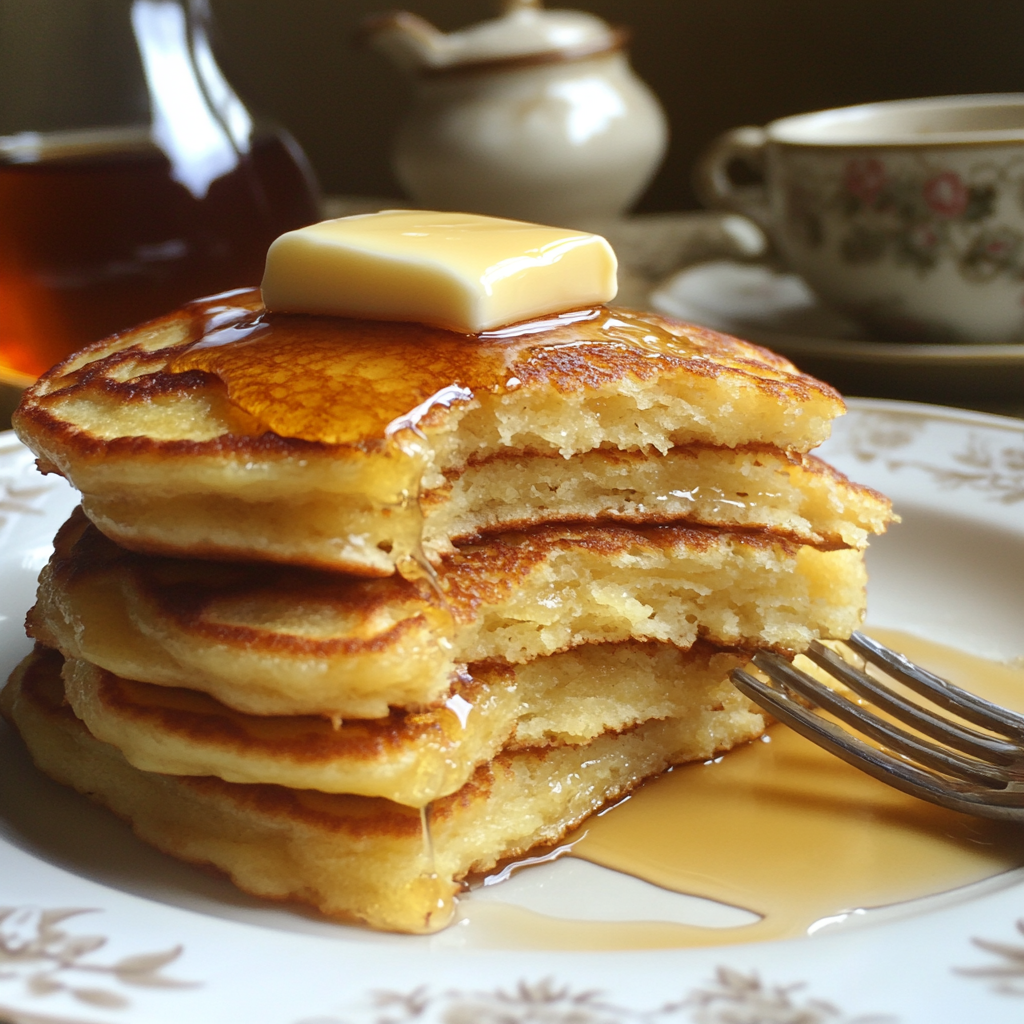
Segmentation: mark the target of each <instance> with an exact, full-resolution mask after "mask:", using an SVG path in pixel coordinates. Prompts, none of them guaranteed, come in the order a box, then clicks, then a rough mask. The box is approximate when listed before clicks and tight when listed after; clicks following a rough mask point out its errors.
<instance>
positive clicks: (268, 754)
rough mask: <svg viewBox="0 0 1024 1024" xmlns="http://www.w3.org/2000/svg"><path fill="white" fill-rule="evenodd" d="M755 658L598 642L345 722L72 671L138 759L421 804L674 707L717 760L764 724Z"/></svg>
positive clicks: (158, 766) (78, 695)
mask: <svg viewBox="0 0 1024 1024" xmlns="http://www.w3.org/2000/svg"><path fill="white" fill-rule="evenodd" d="M746 660H747V659H746V658H744V657H741V656H739V655H736V654H728V653H722V652H718V651H716V650H715V649H714V648H711V647H710V646H708V645H704V644H698V645H697V647H695V648H694V649H693V650H691V651H679V650H678V649H676V648H675V647H672V646H671V645H669V644H642V643H634V642H627V643H621V644H591V645H588V646H586V647H581V648H577V649H576V650H572V651H567V652H565V653H563V654H555V655H552V656H551V657H549V658H537V659H535V660H534V661H531V662H528V663H527V664H526V665H520V666H518V667H517V668H516V669H515V670H514V671H513V670H512V669H510V668H508V667H501V666H495V665H493V664H492V665H486V664H485V665H474V666H471V667H470V674H469V676H468V677H467V678H466V679H464V680H463V681H461V682H460V683H458V684H457V685H456V686H455V687H454V688H453V692H452V695H451V697H450V698H449V699H448V701H446V703H445V704H444V705H443V706H442V707H440V708H437V709H435V710H432V711H429V712H425V713H421V714H406V713H401V712H392V713H391V714H390V715H389V716H388V717H387V718H383V719H353V720H351V721H348V722H345V723H344V724H342V725H340V726H338V727H332V724H331V723H330V722H329V721H327V720H325V719H323V718H316V717H308V716H307V717H294V716H293V717H273V718H266V717H259V716H255V715H243V714H241V713H239V712H237V711H232V710H231V709H229V708H226V707H225V706H224V705H223V704H219V703H218V702H217V701H215V700H213V699H212V698H211V697H208V696H206V695H205V694H201V693H196V692H194V691H191V690H182V689H177V688H168V687H163V686H153V685H151V684H148V683H138V682H133V681H131V680H127V679H121V678H119V677H117V676H115V675H112V674H111V673H109V672H105V671H104V670H103V669H99V668H96V666H94V665H90V664H89V662H86V661H79V660H77V659H70V660H69V661H67V662H66V663H65V666H64V673H63V674H64V683H65V688H66V691H67V699H68V702H69V703H70V705H71V708H72V710H74V712H75V714H76V715H78V717H79V718H81V719H82V721H83V722H85V724H86V726H87V727H88V729H89V731H90V732H91V733H92V734H93V736H95V737H96V738H97V739H100V740H103V741H104V742H106V743H110V744H112V745H113V746H115V747H117V748H118V749H119V750H120V751H121V753H122V754H124V756H125V758H126V759H127V760H128V761H129V762H130V763H131V764H132V765H134V766H135V767H136V768H141V769H143V770H145V771H151V772H163V773H165V774H170V775H215V776H217V777H218V778H222V779H225V780H226V781H228V782H244V783H253V782H267V783H275V784H277V785H281V786H288V787H290V788H293V789H316V790H321V791H322V792H326V793H358V794H360V795H362V796H380V797H386V798H387V799H389V800H394V801H395V802H397V803H401V804H407V805H409V806H411V807H422V806H424V805H426V804H428V803H429V802H430V801H432V800H436V799H438V798H439V797H442V796H447V795H448V794H449V793H453V792H455V790H457V789H459V788H461V787H462V786H463V785H464V784H465V783H466V782H467V781H468V780H469V778H470V777H471V776H472V774H473V771H474V770H475V769H476V767H477V766H478V765H480V764H482V763H483V762H485V761H489V760H490V759H491V758H492V757H494V756H495V755H497V754H498V753H499V751H501V750H502V749H506V750H517V749H522V748H527V747H536V748H542V747H551V746H556V745H559V744H564V743H569V744H576V745H578V744H582V743H589V742H590V741H591V740H593V739H596V738H597V737H598V736H600V735H602V734H603V733H605V732H622V731H624V730H626V729H630V728H632V727H633V726H635V725H638V724H639V723H641V722H646V721H649V720H650V719H663V718H676V719H679V720H680V722H681V723H685V725H686V727H688V728H689V729H690V730H692V734H688V735H687V736H686V737H685V738H684V737H683V736H682V731H683V726H682V725H681V726H680V732H679V735H680V744H681V745H680V747H679V749H678V751H677V753H678V754H679V755H680V756H681V757H683V758H684V759H686V760H693V759H695V758H706V757H710V756H711V754H712V753H713V752H714V751H715V750H716V749H717V748H718V746H719V745H720V744H721V742H723V738H728V737H736V736H744V737H746V736H749V735H754V734H757V733H759V732H760V730H761V728H762V727H763V717H762V714H761V712H759V711H758V710H757V709H756V708H754V707H753V705H751V704H750V703H749V701H747V699H746V698H745V697H742V696H741V695H740V694H739V693H738V691H737V690H735V689H734V688H733V686H732V684H731V683H730V682H729V672H730V671H731V670H732V669H734V668H738V667H740V666H742V665H743V664H745V663H746Z"/></svg>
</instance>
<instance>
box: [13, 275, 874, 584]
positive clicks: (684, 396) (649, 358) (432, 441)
mask: <svg viewBox="0 0 1024 1024" xmlns="http://www.w3.org/2000/svg"><path fill="white" fill-rule="evenodd" d="M843 411H844V406H843V403H842V400H841V399H840V397H839V396H838V394H836V393H835V392H834V391H833V390H832V389H831V388H829V387H828V386H827V385H825V384H822V383H821V382H819V381H816V380H814V378H812V377H808V376H806V375H805V374H801V373H800V372H799V371H797V370H796V369H795V367H793V366H792V364H790V363H789V362H787V361H786V360H785V359H783V358H782V357H780V356H776V355H774V354H773V353H770V352H768V351H766V350H764V349H761V348H758V347H757V346H754V345H750V344H748V343H746V342H742V341H739V340H737V339H735V338H730V337H727V336H725V335H721V334H717V333H715V332H713V331H708V330H705V329H703V328H699V327H694V326H691V325H686V324H681V323H678V322H675V321H671V320H668V319H666V318H663V317H659V316H656V315H654V314H639V313H631V312H628V311H623V310H609V309H604V308H597V309H592V310H577V311H573V312H570V313H566V314H562V315H559V316H554V317H549V318H547V319H543V320H537V321H529V322H527V323H525V324H519V325H514V326H513V327H510V328H506V329H503V330H499V331H495V332H490V333H489V334H483V335H477V336H473V337H467V336H463V335H458V334H455V333H452V332H448V331H443V330H440V329H437V328H428V327H424V326H423V325H418V324H400V323H384V322H375V321H356V320H344V319H340V318H330V317H311V316H298V315H279V314H267V313H265V312H262V307H261V306H260V302H259V293H258V292H256V291H251V292H245V291H243V292H240V293H226V294H225V295H223V296H218V297H214V298H211V299H207V300H203V301H200V302H196V303H192V304H190V305H189V306H186V307H184V308H183V309H182V310H180V311H178V312H176V313H174V314H172V315H170V316H167V317H165V318H163V319H160V320H156V321H153V322H151V323H150V324H147V325H144V326H142V327H140V328H138V329H136V330H134V331H130V332H127V333H125V334H121V335H117V336H115V337H113V338H110V339H107V340H105V341H102V342H99V343H97V344H95V345H92V346H89V347H87V348H86V349H83V350H82V351H81V352H79V353H76V354H75V355H74V356H72V357H70V358H69V359H68V360H66V361H65V362H64V363H62V364H60V365H59V366H57V367H55V368H54V369H53V370H51V371H50V372H49V373H48V374H45V375H44V376H43V377H42V378H41V379H40V380H39V382H38V383H37V384H35V385H34V386H33V387H31V388H30V389H29V390H28V391H27V393H26V396H25V399H24V401H23V403H22V405H21V407H20V409H19V410H18V412H17V413H16V414H15V417H14V424H15V428H16V429H17V431H18V432H19V436H20V437H21V438H22V439H23V440H24V441H25V443H26V444H27V445H28V446H29V447H30V448H31V449H32V450H33V451H35V452H36V454H37V455H38V456H39V463H40V466H41V468H42V469H43V470H44V471H56V472H60V473H62V474H64V475H65V476H66V477H67V478H68V479H69V480H70V481H71V482H72V483H73V484H74V486H75V487H77V488H78V489H79V490H80V491H81V492H82V495H83V506H84V508H85V510H86V512H87V514H88V515H89V516H90V518H91V519H92V520H93V521H94V522H95V523H96V524H97V525H98V526H99V527H100V529H101V530H103V531H104V533H106V534H107V535H108V536H110V537H111V538H113V539H114V540H116V541H117V542H118V543H120V544H122V545H124V546H126V547H131V548H133V549H136V550H139V551H146V552H151V553H163V554H174V555H181V556H198V557H206V558H232V559H240V560H258V561H278V562H286V563H289V564H305V565H310V566H319V567H325V568H333V569H338V570H342V571H347V572H356V573H362V574H367V575H388V574H390V573H392V572H393V571H394V570H395V567H396V566H397V565H401V564H405V563H406V562H407V561H408V560H409V559H412V558H422V557H423V555H422V554H421V544H422V540H423V535H424V529H425V527H424V522H423V513H422V512H421V505H422V508H423V509H424V510H426V512H427V516H428V521H429V519H430V518H432V517H437V518H436V519H435V524H434V527H433V528H432V529H431V531H430V533H429V537H428V540H429V544H428V550H427V554H428V555H431V556H433V557H437V556H438V555H440V554H442V553H443V552H444V551H445V550H447V549H448V546H449V544H450V543H451V541H452V540H453V539H457V538H458V537H460V536H467V535H469V534H473V533H476V532H478V531H480V530H483V529H502V528H505V527H507V526H509V525H513V524H514V525H523V524H528V523H536V522H538V521H542V520H543V521H550V520H558V519H565V518H567V517H568V518H578V517H581V516H590V517H604V516H608V515H614V514H616V513H619V512H621V510H622V507H623V504H624V502H625V503H626V504H628V505H629V506H630V507H631V509H632V511H633V513H634V514H640V513H639V512H638V508H639V506H644V507H645V508H647V509H649V510H654V511H648V512H645V513H643V518H645V519H649V518H653V519H654V520H655V521H659V520H664V518H665V517H667V516H671V515H675V514H676V513H675V511H673V510H672V507H671V503H669V504H667V505H666V504H665V502H664V500H663V497H662V496H667V495H669V492H670V491H672V490H678V491H683V492H685V491H692V490H693V487H692V486H690V484H689V483H688V482H687V480H686V479H685V474H683V473H681V474H680V477H681V478H680V479H678V480H676V481H675V485H674V486H673V487H666V486H665V483H666V478H664V477H663V478H662V479H659V480H652V485H653V486H654V489H653V490H651V491H647V490H641V491H639V492H637V491H636V490H632V491H630V493H629V494H627V495H623V494H621V493H609V494H608V496H607V500H605V499H604V498H602V493H603V491H604V485H605V482H606V481H604V480H602V479H601V475H602V473H605V472H607V468H608V465H609V464H608V463H605V462H602V461H601V460H594V459H592V460H591V466H592V467H593V468H592V473H593V474H594V480H593V481H592V485H591V487H590V493H589V494H587V493H584V491H582V490H579V489H577V491H576V492H575V497H570V496H569V495H568V494H565V495H564V499H565V500H564V501H563V492H562V489H561V488H559V487H558V486H554V487H552V486H551V484H550V483H548V484H547V485H545V483H544V480H545V477H550V474H551V466H552V465H553V464H554V463H553V461H552V457H554V456H557V457H558V458H560V459H563V460H568V461H570V462H571V461H572V460H573V459H575V458H577V457H579V456H581V455H585V454H586V453H590V452H595V451H602V452H627V453H639V454H641V455H643V456H645V457H650V458H657V457H660V455H662V454H664V453H667V452H670V451H671V450H673V449H678V448H688V447H692V446H703V447H704V448H707V449H709V450H710V449H718V450H722V451H723V452H724V454H723V455H722V458H723V459H724V462H725V463H726V464H732V465H734V466H735V465H736V464H737V456H736V454H735V452H736V450H737V449H740V448H743V447H744V446H750V445H757V446H761V447H762V448H764V447H767V448H773V449H776V450H777V456H776V458H777V459H778V460H783V459H784V458H785V456H784V454H783V453H785V452H790V451H792V452H796V453H805V452H807V451H809V450H810V449H811V448H813V447H814V446H815V445H817V444H819V443H820V442H821V441H822V440H824V439H825V438H826V437H827V436H828V432H829V424H830V421H831V420H832V419H833V418H834V417H835V416H837V415H840V414H841V413H842V412H843ZM495 456H501V457H502V458H503V459H504V460H505V462H504V464H498V463H496V462H495V461H494V457H495ZM756 458H757V457H756V456H752V457H751V458H750V459H749V460H748V464H749V465H751V466H752V463H753V461H756ZM509 459H514V462H509ZM708 460H711V461H713V460H714V456H713V455H710V454H709V455H705V457H704V462H705V464H706V463H707V462H708ZM740 462H741V463H742V459H741V460H740ZM693 465H694V466H696V465H697V463H693ZM778 465H780V466H781V465H782V462H781V461H780V462H778ZM481 466H488V467H489V468H488V469H487V470H486V471H485V472H484V473H483V474H481V473H480V471H479V467H481ZM739 471H740V472H741V473H742V469H740V470H739ZM733 475H734V476H735V473H734V474H733ZM701 479H702V480H707V479H710V478H708V477H706V476H702V477H701ZM502 480H503V481H504V484H503V485H502V486H499V484H501V481H502ZM534 482H536V484H537V487H536V488H534V487H533V486H532V484H533V483H534ZM755 483H756V481H755ZM478 484H479V486H478ZM481 488H483V489H484V490H485V491H486V493H485V494H484V493H480V489H481ZM741 490H743V491H747V490H748V488H746V487H743V488H741ZM460 495H465V497H464V498H463V500H461V502H457V499H458V497H459V496H460ZM764 497H765V492H762V494H761V497H760V498H755V499H754V501H753V504H754V505H759V504H764V505H765V506H766V507H767V506H769V505H771V502H768V501H766V500H763V499H764ZM418 498H422V503H421V501H419V500H417V499H418ZM727 500H737V502H738V504H737V506H736V510H737V513H738V512H739V510H740V509H741V508H742V507H743V506H744V504H750V502H748V501H747V499H744V498H737V499H733V498H729V499H727ZM447 503H452V504H454V505H455V507H453V508H452V509H451V514H450V515H449V518H448V521H447V522H445V521H444V520H443V518H442V517H441V514H440V509H441V507H443V506H444V505H445V504H447ZM688 504H689V505H691V506H692V505H693V504H694V503H688V502H687V501H686V500H685V499H683V505H688ZM697 504H698V505H699V504H700V503H697ZM719 504H720V510H719V515H724V514H725V511H723V510H728V509H729V506H728V505H727V504H723V503H719ZM679 507H680V508H681V507H682V506H679ZM474 510H479V511H478V512H475V511H474ZM690 511H691V512H693V514H694V515H698V514H700V513H699V512H698V511H697V510H695V509H693V508H691V509H690ZM688 514H689V513H688ZM708 514H710V513H708ZM779 515H780V516H782V518H785V514H783V513H782V512H781V511H780V513H779ZM791 518H800V515H799V514H798V515H797V516H795V517H793V516H791ZM803 518H806V516H804V517H803ZM719 521H724V520H719ZM737 522H738V520H736V519H733V520H729V523H730V524H733V525H735V524H736V523H737ZM821 527H822V529H819V528H818V527H815V526H813V525H812V526H811V527H810V529H811V530H812V531H815V530H817V531H818V532H820V533H822V535H825V533H827V532H829V531H830V530H831V531H832V532H834V531H835V528H834V527H829V526H828V524H827V523H823V524H821ZM859 528H863V526H861V527H859Z"/></svg>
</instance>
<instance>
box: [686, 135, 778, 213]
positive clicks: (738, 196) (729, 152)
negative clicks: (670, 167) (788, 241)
mask: <svg viewBox="0 0 1024 1024" xmlns="http://www.w3.org/2000/svg"><path fill="white" fill-rule="evenodd" d="M767 141H768V136H767V135H766V133H765V131H764V129H763V128H755V127H754V126H752V125H748V126H747V127H745V128H733V129H732V131H728V132H725V134H723V135H719V136H718V138H717V139H715V141H714V142H712V143H711V145H710V146H708V148H707V149H706V150H705V151H704V152H703V153H702V154H701V156H700V158H699V159H698V160H697V166H696V169H695V170H694V174H693V183H694V187H695V189H696V191H697V197H698V198H699V199H700V201H701V202H702V203H704V205H705V206H708V207H710V208H711V209H719V210H733V211H735V212H736V213H742V214H745V215H746V216H747V217H749V218H750V219H751V220H753V221H755V222H756V223H757V224H759V225H760V226H761V227H762V228H765V229H768V228H769V227H770V224H771V211H770V207H769V205H768V188H767V185H766V183H765V146H766V144H767ZM736 161H741V162H743V163H745V164H748V165H749V166H750V167H751V168H752V169H753V170H754V172H755V174H756V175H757V176H758V177H759V178H760V179H761V180H760V181H758V182H755V183H754V184H751V185H737V184H736V183H735V182H734V181H733V180H732V178H731V177H730V175H729V170H730V167H731V166H732V165H733V163H734V162H736Z"/></svg>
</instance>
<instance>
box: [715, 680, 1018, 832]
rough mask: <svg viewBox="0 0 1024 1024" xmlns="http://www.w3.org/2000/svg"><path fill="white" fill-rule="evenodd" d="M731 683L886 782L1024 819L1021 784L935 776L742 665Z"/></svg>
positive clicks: (944, 801)
mask: <svg viewBox="0 0 1024 1024" xmlns="http://www.w3.org/2000/svg"><path fill="white" fill-rule="evenodd" d="M732 681H733V683H734V684H735V686H736V688H737V689H738V690H739V691H740V692H741V693H743V694H745V695H746V696H747V697H749V698H750V699H751V700H753V701H756V703H758V704H759V705H761V707H763V708H765V709H766V710H767V711H770V712H771V713H772V714H773V715H774V716H775V717H776V718H777V719H778V720H779V721H781V722H784V723H785V724H786V725H788V726H789V727H790V728H791V729H793V730H794V731H796V732H798V733H800V734H801V735H802V736H805V737H806V738H807V739H809V740H810V741H811V742H812V743H815V744H817V745H818V746H820V747H823V748H824V749H825V750H827V751H829V752H830V753H832V754H835V756H836V757H839V758H841V759H842V760H844V761H846V762H847V764H850V765H852V766H853V767H854V768H858V769H860V770H861V771H864V772H867V773H868V774H869V775H872V776H873V777H874V778H876V779H878V780H879V781H881V782H884V783H885V784H886V785H889V786H893V787H895V788H896V789H899V790H901V791H902V792H904V793H908V794H910V795H911V796H915V797H919V798H921V799H923V800H928V801H930V802H932V803H935V804H939V805H941V806H943V807H947V808H949V809H950V810H954V811H962V812H963V813H965V814H975V815H978V816H980V817H985V818H996V819H1001V820H1004V821H1005V820H1013V821H1021V820H1024V792H1021V790H1020V787H1017V786H1014V787H1012V789H1010V790H1008V791H1006V792H993V791H992V790H990V789H984V790H978V789H976V788H974V787H972V786H970V785H969V784H966V783H960V782H956V781H955V780H952V779H947V778H940V777H937V776H934V775H932V774H931V773H930V772H928V771H925V770H924V769H921V768H915V767H914V766H913V765H911V764H908V763H907V762H906V761H903V760H901V759H900V758H897V757H894V756H893V755H892V754H888V753H886V752H885V751H884V750H878V749H877V748H875V747H872V746H871V745H870V744H868V743H865V742H864V741H863V740H859V739H857V737H855V736H851V735H850V734H849V733H848V732H846V731H845V730H844V729H842V728H841V727H840V726H838V725H836V724H835V723H834V722H829V721H828V720H827V719H824V718H821V717H820V716H819V715H816V714H814V712H813V711H810V710H809V709H807V708H805V707H803V705H801V704H798V703H797V702H796V701H795V700H793V699H792V698H791V697H790V696H789V695H788V694H786V693H784V692H782V691H780V690H776V689H775V688H774V687H773V686H772V685H771V684H770V683H765V682H763V681H762V680H760V679H757V678H755V677H754V676H752V675H750V674H749V673H747V672H744V671H743V670H741V669H736V670H734V671H733V673H732Z"/></svg>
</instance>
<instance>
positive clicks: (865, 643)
mask: <svg viewBox="0 0 1024 1024" xmlns="http://www.w3.org/2000/svg"><path fill="white" fill-rule="evenodd" d="M844 643H845V644H846V645H847V647H849V648H851V650H854V651H856V652H857V653H858V654H859V655H860V656H861V657H862V658H864V659H865V660H866V661H870V662H871V664H873V665H875V666H876V667H877V668H880V669H882V671H883V672H887V673H888V674H889V675H891V676H892V677H893V678H894V679H898V680H899V681H900V682H901V683H905V684H906V685H907V686H909V687H910V688H911V689H912V690H913V691H914V692H915V693H919V694H920V695H921V696H922V697H927V698H928V700H930V701H932V703H934V704H937V705H938V706H939V707H942V708H945V709H946V710H947V711H952V712H953V714H954V715H959V716H960V717H961V718H964V719H966V720H967V721H969V722H973V723H974V724H975V725H980V726H981V727H982V728H983V729H991V730H992V731H993V732H997V733H1000V734H1001V735H1003V736H1009V737H1012V738H1013V739H1015V740H1018V741H1020V740H1024V715H1019V714H1017V713H1016V712H1014V711H1009V710H1008V709H1007V708H1003V707H1000V706H999V705H998V704H993V703H992V702H991V701H987V700H984V699H983V698H982V697H977V696H975V695H974V694H973V693H968V692H967V691H966V690H962V689H960V687H959V686H954V685H953V684H952V683H950V682H948V681H947V680H945V679H942V678H940V677H939V676H937V675H933V674H932V673H931V672H928V671H927V670H926V669H923V668H921V667H920V666H919V665H915V664H914V663H913V662H912V661H911V660H910V659H909V658H907V657H905V656H904V655H902V654H899V653H898V652H897V651H893V650H890V649H889V648H888V647H886V646H885V645H884V644H880V643H879V642H878V641H877V640H872V639H871V637H869V636H865V635H864V634H863V633H860V632H857V633H854V634H853V635H852V636H851V637H850V639H849V640H845V641H844Z"/></svg>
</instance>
